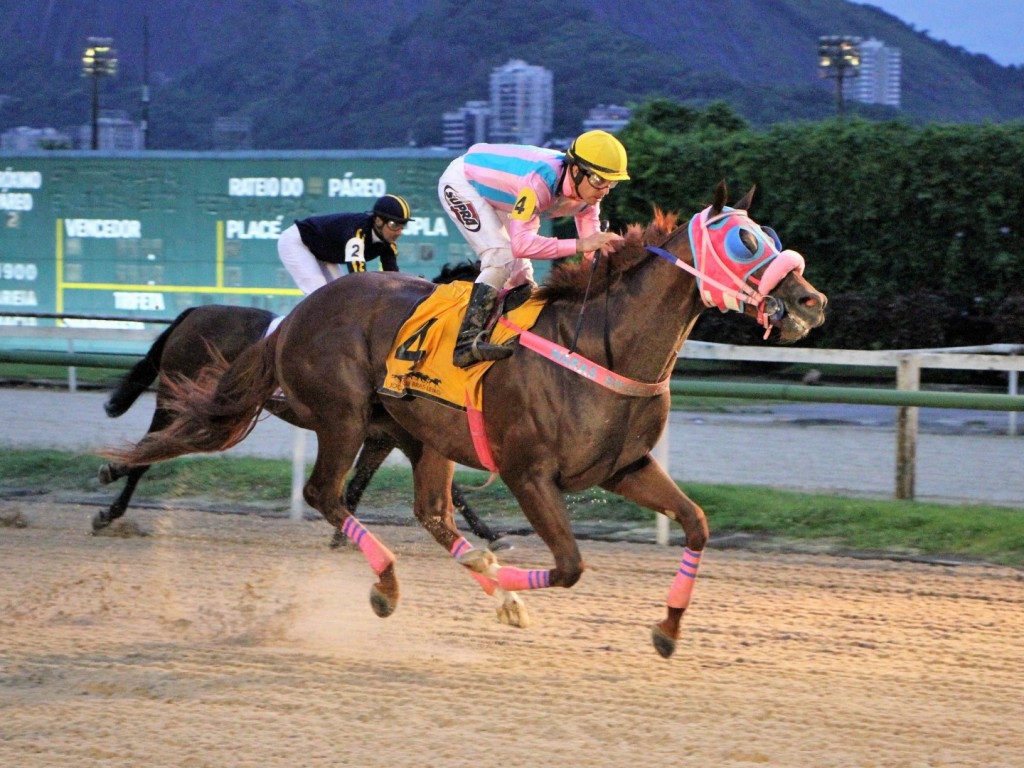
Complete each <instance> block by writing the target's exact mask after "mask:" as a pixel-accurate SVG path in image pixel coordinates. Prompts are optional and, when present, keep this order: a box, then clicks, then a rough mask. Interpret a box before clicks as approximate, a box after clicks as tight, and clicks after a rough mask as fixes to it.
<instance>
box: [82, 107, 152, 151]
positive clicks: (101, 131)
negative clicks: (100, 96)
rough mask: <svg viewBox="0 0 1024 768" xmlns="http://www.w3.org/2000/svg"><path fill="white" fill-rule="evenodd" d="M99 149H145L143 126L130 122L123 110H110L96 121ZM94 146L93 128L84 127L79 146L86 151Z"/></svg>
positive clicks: (89, 126)
mask: <svg viewBox="0 0 1024 768" xmlns="http://www.w3.org/2000/svg"><path fill="white" fill-rule="evenodd" d="M96 127H97V131H96V133H97V137H98V139H99V141H98V146H97V149H108V150H109V149H115V150H116V149H120V150H134V149H145V145H144V143H143V136H142V126H140V125H139V124H138V123H136V122H134V121H133V120H129V119H128V117H127V116H126V113H125V112H123V111H121V110H109V111H104V112H102V113H101V114H100V116H99V118H98V119H97V121H96ZM91 145H92V126H91V125H83V126H82V127H81V128H79V129H78V146H79V147H81V148H83V149H85V148H87V147H90V146H91Z"/></svg>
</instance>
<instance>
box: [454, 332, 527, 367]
mask: <svg viewBox="0 0 1024 768" xmlns="http://www.w3.org/2000/svg"><path fill="white" fill-rule="evenodd" d="M488 336H489V334H488V333H487V331H481V332H480V333H478V334H477V335H476V336H475V337H474V338H473V340H472V341H471V342H468V343H465V344H456V345H455V353H454V354H453V355H452V365H454V366H455V367H456V368H468V367H469V366H471V365H475V364H476V363H483V362H489V361H494V360H504V359H505V358H507V357H511V356H512V347H506V346H502V345H501V344H491V343H490V342H488V341H486V339H487V338H488Z"/></svg>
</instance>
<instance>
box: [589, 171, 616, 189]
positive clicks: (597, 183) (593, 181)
mask: <svg viewBox="0 0 1024 768" xmlns="http://www.w3.org/2000/svg"><path fill="white" fill-rule="evenodd" d="M587 181H589V182H590V186H592V187H593V188H594V189H597V190H602V189H615V186H616V185H617V184H618V183H619V182H617V181H608V179H605V178H602V177H601V176H598V175H597V174H596V173H588V174H587Z"/></svg>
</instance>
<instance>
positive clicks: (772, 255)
mask: <svg viewBox="0 0 1024 768" xmlns="http://www.w3.org/2000/svg"><path fill="white" fill-rule="evenodd" d="M727 194H728V191H727V189H726V186H725V182H724V181H723V182H720V183H719V185H718V187H717V188H716V189H715V197H714V202H713V203H712V204H711V205H710V206H709V207H708V208H706V209H705V210H703V211H701V212H700V213H698V214H697V215H696V216H694V217H693V218H692V219H691V220H690V223H689V226H688V227H687V232H688V234H689V239H690V250H691V253H692V256H693V269H694V273H695V275H696V277H697V287H698V291H699V292H700V297H701V300H702V301H703V302H704V304H705V305H707V306H709V307H710V306H716V307H718V308H719V309H720V310H722V311H725V310H735V311H742V312H743V313H744V314H746V315H749V316H751V317H753V318H755V319H756V320H757V321H758V322H759V323H760V324H761V325H763V326H764V327H765V329H766V330H765V338H768V336H769V335H770V333H771V331H772V329H775V330H778V332H779V334H778V340H779V341H780V342H782V343H791V342H794V341H797V340H799V339H802V338H803V337H804V336H806V335H807V334H808V333H809V332H810V330H811V329H812V328H816V327H817V326H819V325H821V324H822V323H823V322H824V321H825V304H826V303H827V301H828V299H827V298H826V297H825V295H824V294H823V293H821V292H819V291H818V290H816V289H815V288H814V286H813V285H811V284H810V283H809V282H808V281H807V279H806V278H804V276H803V271H804V258H803V256H801V255H800V254H799V253H797V252H796V251H792V250H783V248H782V243H781V242H780V240H779V236H778V235H776V234H775V232H774V230H772V229H770V228H769V227H762V226H760V225H759V224H757V223H756V222H755V221H754V220H753V219H751V218H750V216H749V215H748V213H747V208H748V207H749V205H750V203H751V201H752V200H753V196H754V189H753V188H751V189H750V191H749V192H748V193H747V194H746V195H744V197H743V198H742V199H741V200H740V201H739V202H737V203H736V206H735V207H734V208H729V207H727V206H726V204H725V201H726V196H727Z"/></svg>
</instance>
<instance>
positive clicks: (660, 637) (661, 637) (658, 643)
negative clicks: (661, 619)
mask: <svg viewBox="0 0 1024 768" xmlns="http://www.w3.org/2000/svg"><path fill="white" fill-rule="evenodd" d="M651 642H653V643H654V650H656V651H657V652H658V653H659V654H660V655H661V658H663V659H667V658H669V657H670V656H671V655H672V654H673V653H675V652H676V640H675V638H674V637H669V636H668V635H667V634H665V631H664V630H663V629H662V628H661V627H659V626H658V625H657V624H655V625H654V626H653V627H651Z"/></svg>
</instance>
